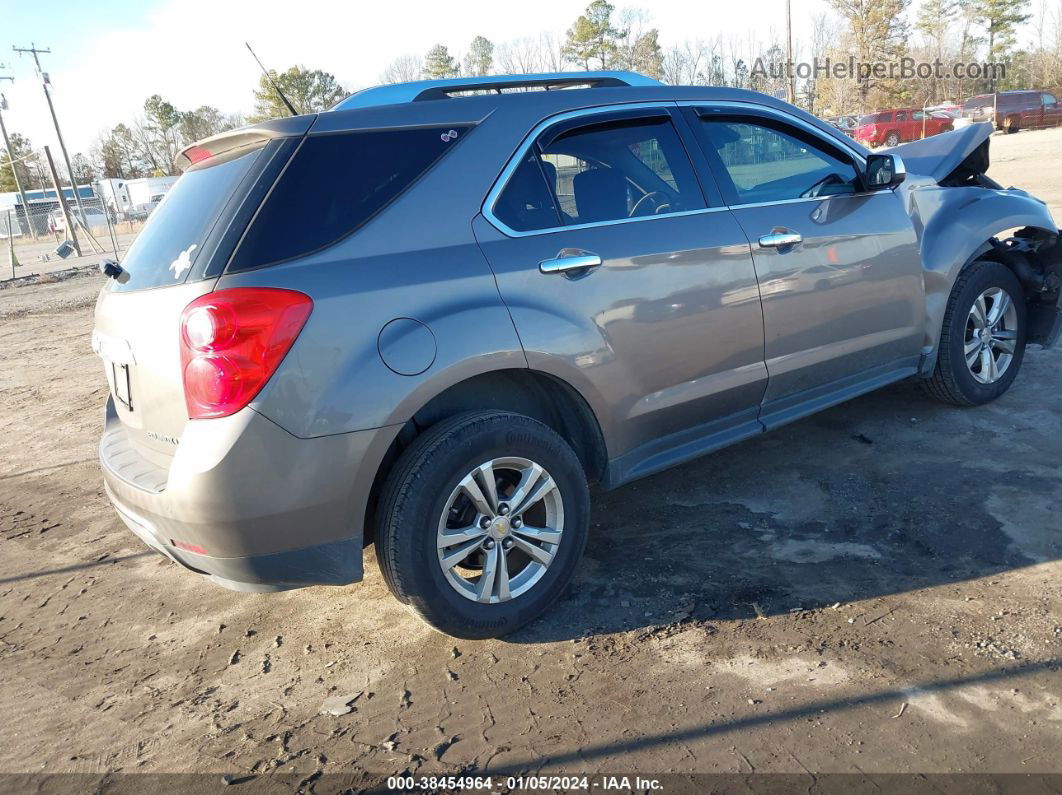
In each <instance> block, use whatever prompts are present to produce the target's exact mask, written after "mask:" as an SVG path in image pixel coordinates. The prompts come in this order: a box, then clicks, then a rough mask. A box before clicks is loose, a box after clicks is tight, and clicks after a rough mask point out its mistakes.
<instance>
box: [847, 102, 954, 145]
mask: <svg viewBox="0 0 1062 795" xmlns="http://www.w3.org/2000/svg"><path fill="white" fill-rule="evenodd" d="M953 127H954V119H952V118H951V116H949V115H948V114H946V113H936V112H932V111H925V110H922V109H921V108H894V109H893V110H879V111H877V112H876V113H870V114H867V115H866V116H860V117H859V119H858V121H857V122H856V127H855V135H854V138H855V139H856V140H857V141H859V142H860V143H861V144H864V145H865V146H896V145H897V144H901V143H904V142H905V141H917V140H919V139H921V138H928V137H929V136H931V135H936V134H937V133H942V132H947V131H948V130H951V129H953Z"/></svg>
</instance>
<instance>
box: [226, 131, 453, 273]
mask: <svg viewBox="0 0 1062 795" xmlns="http://www.w3.org/2000/svg"><path fill="white" fill-rule="evenodd" d="M467 130H468V127H450V126H447V127H420V128H410V129H398V130H374V131H370V132H354V133H338V134H330V135H318V136H310V137H309V138H307V139H306V140H305V141H303V143H302V145H301V146H300V147H299V149H298V151H297V152H296V153H295V155H294V157H293V158H292V160H291V162H290V163H289V164H288V166H287V168H285V169H284V173H283V174H282V175H281V176H280V179H279V180H278V181H277V184H276V185H275V186H274V188H273V190H272V191H271V192H270V194H269V197H268V198H267V199H266V200H265V202H264V204H263V205H262V208H261V209H260V210H259V211H258V215H257V216H256V217H255V219H254V222H253V223H252V224H251V227H250V229H248V230H247V234H246V235H245V236H244V239H243V240H242V241H241V242H240V246H239V248H238V249H237V251H236V254H235V257H234V258H233V260H232V263H231V264H230V266H229V270H230V271H232V270H245V269H247V268H255V267H259V266H261V265H270V264H273V263H276V262H280V261H282V260H288V259H291V258H293V257H298V256H301V255H304V254H309V253H311V252H313V251H317V250H318V249H321V248H324V247H326V246H329V245H331V244H333V243H336V242H337V241H339V240H340V239H341V238H343V237H346V236H347V235H349V234H350V233H351V232H353V231H354V230H356V229H357V228H358V227H359V226H361V225H362V224H364V223H365V222H366V221H368V220H369V219H370V218H372V217H373V216H374V215H375V214H376V213H377V212H379V211H380V210H381V209H383V208H384V207H385V206H386V205H387V204H388V203H389V202H391V201H392V200H393V199H394V198H395V197H397V196H398V195H399V194H400V193H402V192H403V191H404V190H405V189H406V188H408V187H409V186H410V185H412V184H413V183H414V182H416V180H417V179H418V178H419V177H420V176H421V175H422V174H423V173H424V172H425V171H427V170H428V168H430V167H431V165H432V164H433V163H435V161H436V160H438V159H439V158H440V157H441V156H442V155H443V154H445V153H446V152H447V151H448V150H449V149H450V148H452V147H453V146H454V144H455V143H456V142H457V141H458V140H460V138H462V137H463V136H464V133H465V132H466V131H467Z"/></svg>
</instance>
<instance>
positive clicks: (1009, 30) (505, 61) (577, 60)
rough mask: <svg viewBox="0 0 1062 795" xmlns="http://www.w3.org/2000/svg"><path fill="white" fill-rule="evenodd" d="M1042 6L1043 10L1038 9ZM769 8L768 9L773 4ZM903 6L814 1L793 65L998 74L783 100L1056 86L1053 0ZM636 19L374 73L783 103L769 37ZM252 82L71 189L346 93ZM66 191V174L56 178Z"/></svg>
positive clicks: (599, 20) (310, 80)
mask: <svg viewBox="0 0 1062 795" xmlns="http://www.w3.org/2000/svg"><path fill="white" fill-rule="evenodd" d="M1052 3H1053V4H1054V5H1053V6H1052V5H1051V4H1052ZM779 10H781V4H780V3H779ZM910 10H911V0H824V11H823V13H821V14H820V15H818V16H817V17H816V18H815V19H814V20H813V24H812V30H813V33H812V35H811V38H810V40H808V41H796V42H794V47H793V60H794V61H796V62H801V61H803V62H813V61H818V62H820V63H821V62H824V61H825V59H827V58H829V59H831V61H834V62H837V61H841V60H844V61H847V59H848V58H849V57H850V56H854V57H855V58H856V59H857V60H859V61H862V62H866V63H873V62H898V61H899V60H900V59H902V58H911V59H914V60H915V61H921V62H932V61H937V60H939V61H941V62H943V63H945V64H952V63H956V62H962V63H969V62H977V61H981V62H992V63H1003V64H1005V65H1006V67H1007V68H1006V74H1005V76H1003V77H1001V78H1000V77H990V76H984V77H978V78H970V77H961V78H960V77H956V76H951V75H947V74H945V75H938V74H935V73H934V74H932V75H928V76H915V77H911V78H908V79H900V78H896V77H884V78H882V77H878V76H874V75H867V76H858V77H856V78H855V79H844V80H841V79H823V78H822V77H821V76H816V75H814V74H812V75H809V76H805V77H800V78H798V79H796V80H795V87H796V94H795V101H796V103H797V104H798V105H801V106H802V107H804V108H805V109H807V110H809V111H811V112H813V113H817V114H819V115H822V116H829V115H839V114H844V113H853V114H855V113H864V112H867V111H870V110H873V109H875V108H887V107H895V106H903V105H919V106H920V105H923V104H932V103H936V102H941V101H946V100H947V101H961V100H962V99H964V98H965V97H968V96H971V95H973V94H977V93H982V92H985V91H990V90H1005V89H1009V88H1043V89H1048V90H1058V89H1060V88H1062V0H1041V2H1040V5H1039V7H1038V8H1037V9H1036V10H1035V11H1034V10H1033V9H1032V7H1031V1H1030V0H923V1H922V3H921V4H920V5H919V7H918V10H917V13H916V14H915V15H914V18H913V19H911V18H910ZM650 20H651V17H650V14H649V13H648V12H647V11H646V10H644V9H639V8H624V9H620V10H617V9H616V7H615V6H614V5H612V4H611V3H609V2H608V1H607V0H593V1H592V2H591V3H590V4H589V5H588V6H587V7H586V10H585V11H584V13H583V14H581V15H580V16H579V17H578V18H577V19H576V20H575V21H574V22H573V24H572V25H571V26H570V27H569V28H568V29H567V30H566V32H565V33H564V34H562V35H558V34H555V33H548V32H547V33H542V34H540V35H537V36H531V37H524V38H519V39H515V40H512V41H506V42H500V43H495V42H492V41H490V40H489V39H487V38H485V37H484V36H475V37H474V38H473V39H472V40H471V42H470V43H469V45H468V47H467V49H466V50H465V51H463V52H456V53H452V52H451V51H450V50H449V48H448V47H447V46H446V45H444V44H436V45H434V46H433V47H431V48H430V49H429V50H428V51H427V52H426V53H424V54H423V55H415V54H407V55H402V56H399V57H397V58H395V59H394V60H393V61H392V62H391V63H389V64H388V65H387V66H386V67H385V68H384V70H383V71H382V73H381V74H380V76H379V81H380V82H382V83H397V82H405V81H410V80H420V79H436V78H446V77H458V76H481V75H486V74H492V73H499V74H527V73H531V72H558V71H578V70H596V69H623V70H631V71H636V72H641V73H642V74H645V75H649V76H650V77H655V78H657V79H659V80H662V81H663V82H665V83H669V84H674V85H715V86H732V87H736V88H745V89H752V90H755V91H761V92H764V93H769V94H774V95H784V92H785V89H786V82H787V79H788V78H787V76H786V75H785V74H784V73H782V72H781V71H780V70H777V69H767V68H764V65H765V64H766V65H772V64H780V63H784V62H785V60H786V58H785V55H786V48H785V43H784V41H783V40H781V39H779V38H777V37H775V38H771V39H768V40H758V39H755V38H745V39H741V38H739V37H735V36H727V35H723V34H717V35H715V36H714V37H711V38H703V39H687V40H685V41H681V42H673V43H669V44H665V43H662V42H661V41H660V33H659V31H658V30H657V29H656V28H654V27H652V26H651V25H650V24H649V23H650ZM1027 22H1030V23H1032V26H1033V28H1034V29H1035V31H1036V40H1035V42H1034V43H1033V45H1032V46H1027V47H1024V48H1023V47H1019V46H1018V44H1017V38H1016V35H1017V31H1018V29H1019V28H1020V26H1022V25H1023V24H1025V23H1027ZM779 27H780V26H779ZM270 78H271V80H270V79H267V78H266V77H265V76H262V77H261V78H260V79H259V81H258V86H257V87H256V88H255V89H254V92H253V93H254V109H253V111H252V113H251V114H250V115H248V116H246V117H244V116H242V115H240V114H232V113H225V112H223V111H221V110H219V109H218V108H215V107H211V106H209V105H203V106H201V107H199V108H195V109H191V110H182V109H179V108H177V107H175V106H174V105H173V104H171V103H170V102H168V101H167V100H165V99H164V98H163V97H161V96H160V95H158V94H155V95H153V96H151V97H149V98H148V99H147V100H146V101H145V102H144V106H143V111H142V113H141V114H140V115H139V116H138V117H137V118H136V119H134V120H132V121H130V122H128V123H122V124H118V125H116V126H115V127H113V128H112V129H110V130H108V131H107V132H105V133H104V134H102V135H100V136H99V138H98V139H97V140H96V142H95V143H94V144H93V146H92V147H91V149H90V150H89V152H88V153H87V154H85V153H80V152H79V153H76V154H75V155H74V156H73V157H72V158H71V161H72V162H71V166H72V168H73V171H74V175H73V177H74V178H75V179H76V181H77V182H78V183H84V182H87V181H90V180H92V179H94V178H96V177H118V178H125V179H133V178H136V177H143V176H151V175H165V174H174V173H176V172H175V169H174V164H173V161H174V158H175V156H176V154H177V152H178V151H180V149H181V147H183V146H185V145H187V144H189V143H191V142H193V141H196V140H199V139H201V138H205V137H208V136H210V135H215V134H217V133H220V132H224V131H226V130H230V129H233V128H235V127H238V126H241V125H243V124H245V123H251V122H256V121H260V120H263V119H269V118H276V117H280V116H286V115H288V110H287V107H286V106H285V104H284V102H283V101H282V99H281V97H280V96H279V94H278V93H277V91H276V89H275V88H274V87H273V82H275V83H276V84H277V85H278V86H279V87H280V90H281V91H282V92H283V94H284V96H285V97H287V99H288V100H289V101H290V102H291V103H292V105H293V106H294V108H295V110H296V111H297V112H299V113H314V112H318V111H322V110H326V109H328V108H329V107H331V106H332V105H334V104H335V103H336V102H338V101H339V100H340V99H342V98H343V97H345V96H347V95H348V94H349V93H350V92H349V91H347V90H346V89H345V88H344V87H343V86H342V85H340V83H339V82H338V80H337V79H336V78H335V76H334V75H332V74H330V73H328V72H325V71H322V70H320V69H308V68H306V67H304V66H301V65H297V66H292V67H290V68H289V69H287V70H286V71H282V72H275V71H271V72H270ZM11 149H12V154H13V156H14V158H15V160H16V161H18V162H17V163H16V166H15V167H16V168H18V169H19V176H20V177H21V178H22V180H23V186H25V187H27V188H38V187H43V186H44V185H46V184H49V183H48V180H47V177H46V169H44V168H43V167H42V163H41V162H40V157H39V155H37V154H36V153H35V150H34V148H33V146H32V144H31V142H30V141H29V140H28V139H26V138H25V137H24V136H21V135H19V134H17V133H15V134H13V135H12V136H11ZM64 176H65V179H64V182H65V183H66V184H69V179H70V176H69V175H64ZM0 190H3V191H8V190H14V179H13V177H12V174H11V164H10V158H9V156H8V154H7V153H4V154H2V155H0Z"/></svg>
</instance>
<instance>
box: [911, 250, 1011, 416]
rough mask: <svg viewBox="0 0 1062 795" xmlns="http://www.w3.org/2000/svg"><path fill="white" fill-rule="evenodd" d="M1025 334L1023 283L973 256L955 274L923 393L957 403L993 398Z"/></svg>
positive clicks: (1006, 384)
mask: <svg viewBox="0 0 1062 795" xmlns="http://www.w3.org/2000/svg"><path fill="white" fill-rule="evenodd" d="M1025 337H1026V315H1025V294H1024V292H1023V291H1022V287H1021V283H1020V282H1019V281H1018V279H1017V277H1016V276H1015V275H1014V274H1013V272H1011V270H1010V269H1009V268H1007V267H1006V266H1005V265H1001V264H1000V263H998V262H992V261H991V260H977V261H976V262H974V263H973V264H972V265H970V266H969V267H968V268H966V270H964V271H963V272H962V273H961V274H959V278H958V280H956V282H955V286H954V287H953V288H952V291H951V296H950V297H949V298H948V305H947V308H946V309H945V312H944V326H943V329H942V332H941V336H940V346H939V351H938V354H937V364H936V367H935V368H934V370H933V375H932V377H931V378H929V379H928V380H927V381H926V382H925V388H926V391H927V392H928V393H929V394H930V395H931V396H932V397H934V398H936V399H937V400H940V401H942V402H945V403H951V404H952V405H956V406H978V405H981V404H983V403H988V402H990V401H992V400H995V399H996V398H998V397H999V396H1000V395H1002V394H1003V393H1004V392H1006V391H1007V390H1008V389H1009V388H1010V385H1011V384H1012V383H1013V382H1014V379H1015V377H1017V375H1018V370H1019V369H1020V368H1021V363H1022V359H1023V358H1024V356H1025Z"/></svg>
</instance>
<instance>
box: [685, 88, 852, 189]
mask: <svg viewBox="0 0 1062 795" xmlns="http://www.w3.org/2000/svg"><path fill="white" fill-rule="evenodd" d="M689 111H691V113H692V118H691V120H690V121H691V125H692V124H693V123H694V121H696V122H700V120H701V119H705V118H711V117H712V116H718V117H720V118H727V119H738V120H741V119H745V120H746V121H747V122H750V123H752V124H759V125H762V126H766V127H782V128H783V131H785V132H786V133H787V134H788V135H792V136H793V137H795V138H799V139H801V140H804V141H806V142H807V143H808V144H809V145H810V146H813V147H815V148H818V149H824V150H826V151H827V152H829V153H830V154H831V155H833V156H834V157H838V158H841V159H845V160H848V161H850V162H851V164H852V167H853V168H854V169H855V171H856V174H857V175H858V178H859V188H860V189H859V190H857V191H856V192H855V193H845V194H836V195H833V196H809V197H806V198H803V197H802V198H794V199H776V200H774V201H763V202H742V201H741V200H740V199H739V197H738V195H737V192H736V190H735V189H734V187H733V185H732V184H731V180H730V175H729V173H728V172H727V170H726V167H725V166H724V165H723V162H722V160H720V159H719V155H718V153H716V152H714V151H711V147H709V146H706V141H705V139H704V135H703V134H702V133H700V132H699V131H697V132H696V133H695V135H694V137H695V138H696V141H697V145H698V146H699V147H700V150H701V152H702V153H703V154H704V157H705V159H706V160H707V162H708V165H709V168H710V170H711V173H712V176H713V178H714V179H715V181H716V183H717V184H718V185H719V189H720V190H721V191H722V194H723V200H724V202H725V204H726V206H727V207H728V208H729V209H734V208H737V207H761V206H767V205H772V204H795V203H797V202H821V201H823V200H825V199H827V198H846V197H852V196H865V195H867V194H868V193H871V192H872V191H868V190H867V187H866V184H865V183H864V182H863V171H864V167H865V165H864V163H862V162H861V158H859V157H857V156H855V155H854V153H852V152H849V151H848V150H846V149H845V148H842V147H841V146H839V145H836V144H834V143H833V142H831V141H829V140H828V139H827V138H825V137H824V136H823V135H821V134H819V132H818V131H816V130H814V129H813V128H812V127H811V126H810V125H806V124H802V123H800V122H799V120H798V119H791V118H789V117H787V116H785V115H783V114H781V113H779V114H777V115H775V114H773V113H769V112H763V111H761V109H759V108H752V107H746V108H740V107H734V106H733V105H731V104H729V103H727V104H719V105H715V104H706V103H703V102H699V103H691V104H690V106H689Z"/></svg>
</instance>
